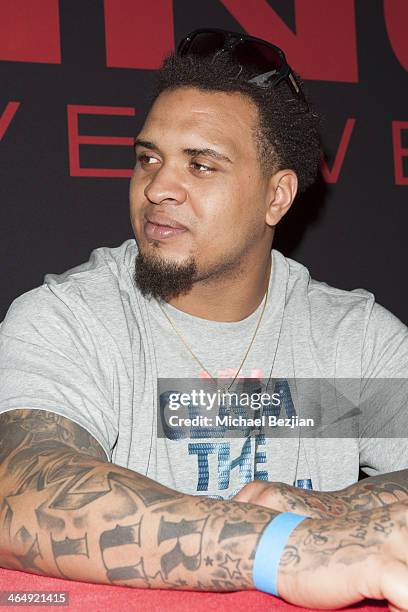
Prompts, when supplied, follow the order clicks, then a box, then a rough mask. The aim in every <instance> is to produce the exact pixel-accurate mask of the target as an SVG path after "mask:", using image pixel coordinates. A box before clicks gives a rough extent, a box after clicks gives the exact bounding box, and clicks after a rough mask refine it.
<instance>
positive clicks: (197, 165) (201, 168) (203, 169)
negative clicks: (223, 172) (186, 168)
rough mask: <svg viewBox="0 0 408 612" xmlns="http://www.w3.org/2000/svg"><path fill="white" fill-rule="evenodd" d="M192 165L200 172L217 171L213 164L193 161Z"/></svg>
mask: <svg viewBox="0 0 408 612" xmlns="http://www.w3.org/2000/svg"><path fill="white" fill-rule="evenodd" d="M191 165H192V167H193V168H194V170H198V171H199V172H202V173H204V172H213V171H215V168H212V167H211V166H207V164H200V162H191Z"/></svg>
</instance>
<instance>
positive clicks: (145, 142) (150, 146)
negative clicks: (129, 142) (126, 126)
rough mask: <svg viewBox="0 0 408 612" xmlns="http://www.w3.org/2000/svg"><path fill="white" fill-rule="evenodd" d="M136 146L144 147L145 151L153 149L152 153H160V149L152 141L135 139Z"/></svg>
mask: <svg viewBox="0 0 408 612" xmlns="http://www.w3.org/2000/svg"><path fill="white" fill-rule="evenodd" d="M134 146H135V147H144V148H145V149H151V150H152V151H159V147H158V146H157V145H155V144H154V142H151V141H150V140H141V139H140V138H135V141H134Z"/></svg>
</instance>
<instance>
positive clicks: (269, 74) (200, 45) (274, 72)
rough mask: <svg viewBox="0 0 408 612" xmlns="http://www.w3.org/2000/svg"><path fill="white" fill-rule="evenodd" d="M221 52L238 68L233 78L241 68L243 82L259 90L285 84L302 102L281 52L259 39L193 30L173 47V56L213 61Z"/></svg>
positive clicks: (234, 33)
mask: <svg viewBox="0 0 408 612" xmlns="http://www.w3.org/2000/svg"><path fill="white" fill-rule="evenodd" d="M225 52H228V53H229V55H230V57H232V59H233V60H234V61H235V62H236V63H237V64H238V66H239V68H240V70H239V72H238V74H237V77H236V78H238V76H239V75H240V73H241V72H242V70H243V69H244V68H245V70H246V71H247V72H249V74H250V76H249V78H248V79H247V82H248V83H254V84H255V85H258V86H260V87H270V86H276V85H277V84H278V83H280V82H281V81H286V82H287V84H288V85H289V87H290V88H291V90H292V91H293V92H294V93H295V94H296V95H297V96H298V97H299V98H301V99H302V100H305V98H304V94H303V92H302V90H301V88H300V86H299V84H298V83H297V81H296V79H295V77H294V75H293V74H292V69H291V68H290V66H289V64H288V63H287V61H286V58H285V54H284V53H283V51H282V49H279V47H276V46H275V45H273V44H272V43H268V42H266V41H265V40H262V39H261V38H255V37H254V36H248V35H246V34H238V33H237V32H229V31H227V30H219V29H215V28H214V29H208V30H194V32H191V33H190V34H188V35H187V36H186V37H185V38H184V39H183V40H182V41H181V42H180V44H179V45H178V47H177V54H178V55H179V56H181V57H184V56H187V55H198V56H199V57H203V58H207V57H211V56H213V61H215V60H216V58H217V57H219V56H220V55H222V54H223V53H225Z"/></svg>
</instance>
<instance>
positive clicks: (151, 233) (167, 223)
mask: <svg viewBox="0 0 408 612" xmlns="http://www.w3.org/2000/svg"><path fill="white" fill-rule="evenodd" d="M144 230H145V234H146V237H147V238H148V239H150V240H163V239H167V238H173V237H174V236H178V235H179V234H182V233H183V232H185V231H187V228H186V227H185V226H184V225H181V224H180V223H177V221H175V220H174V219H169V218H166V217H163V218H162V217H155V216H146V217H145V226H144Z"/></svg>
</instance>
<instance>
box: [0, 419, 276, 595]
mask: <svg viewBox="0 0 408 612" xmlns="http://www.w3.org/2000/svg"><path fill="white" fill-rule="evenodd" d="M0 426H1V440H0V458H1V463H0V482H1V483H2V484H0V565H3V566H4V567H9V568H12V569H22V570H24V571H28V572H33V573H37V574H46V575H53V576H60V577H63V578H71V579H75V580H85V581H87V580H88V581H92V582H105V583H110V584H117V585H127V586H133V587H143V588H173V589H183V588H185V587H186V586H188V588H190V589H194V590H211V591H231V590H239V589H253V588H254V585H253V581H252V566H253V559H254V554H255V550H256V545H257V542H258V540H259V538H260V535H261V533H262V531H263V530H264V528H265V527H266V525H267V524H268V523H269V522H270V520H271V519H272V518H273V517H274V516H275V515H276V512H274V511H270V510H268V509H266V508H262V507H260V506H256V505H253V504H249V503H240V502H235V501H223V500H221V501H220V500H213V499H209V498H206V497H201V496H197V497H195V496H189V495H184V494H182V493H178V492H176V491H173V490H172V489H169V488H167V487H165V486H163V485H161V484H159V483H157V482H155V481H153V480H150V479H149V478H147V477H145V476H142V475H140V474H137V473H135V472H132V471H131V470H128V469H126V468H122V467H119V466H116V465H113V464H111V463H109V462H107V461H106V457H105V453H104V452H103V450H102V448H101V447H100V446H99V444H98V443H97V442H96V441H95V440H94V439H93V438H92V436H90V435H89V434H88V433H87V432H86V431H84V430H83V429H82V428H80V427H79V426H78V425H76V424H75V423H72V422H70V421H69V420H67V419H65V418H63V417H60V416H58V415H55V414H53V413H49V412H45V411H41V410H18V411H11V412H9V413H6V414H4V415H0Z"/></svg>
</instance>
